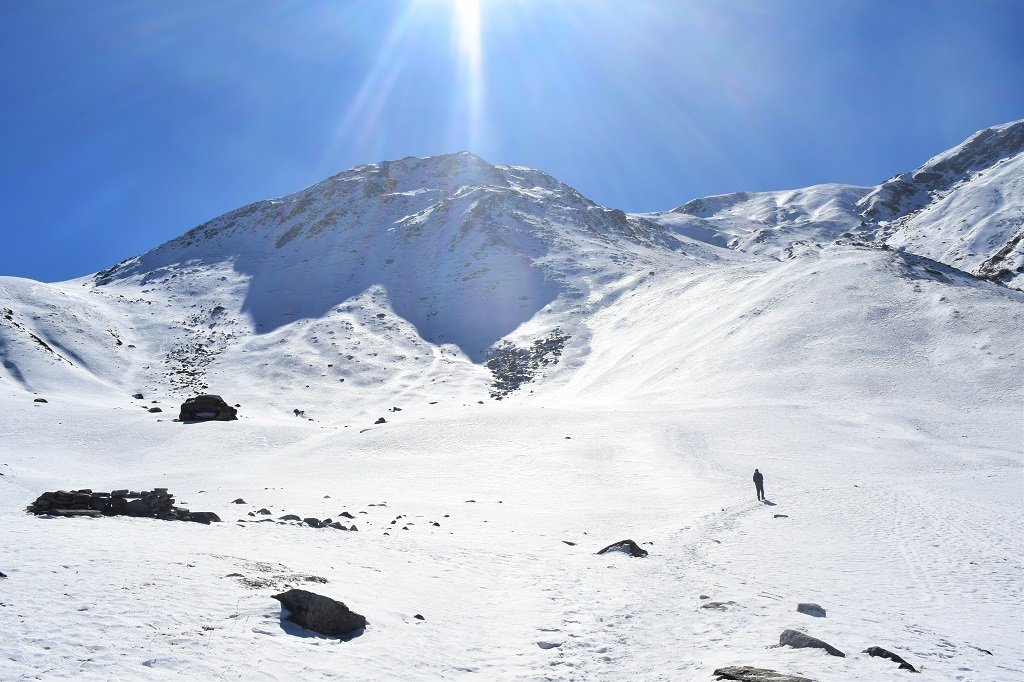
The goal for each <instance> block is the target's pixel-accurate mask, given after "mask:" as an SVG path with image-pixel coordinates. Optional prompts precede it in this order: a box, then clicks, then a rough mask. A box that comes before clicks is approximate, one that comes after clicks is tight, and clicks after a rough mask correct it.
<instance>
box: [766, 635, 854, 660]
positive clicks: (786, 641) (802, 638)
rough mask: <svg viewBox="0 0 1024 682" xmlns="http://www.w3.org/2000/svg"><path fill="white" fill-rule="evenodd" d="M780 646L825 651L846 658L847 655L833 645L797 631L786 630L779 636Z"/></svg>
mask: <svg viewBox="0 0 1024 682" xmlns="http://www.w3.org/2000/svg"><path fill="white" fill-rule="evenodd" d="M779 646H791V647H793V648H794V649H824V650H825V651H826V652H828V654H829V655H831V656H839V657H840V658H846V654H844V653H843V652H842V651H840V650H839V649H837V648H835V647H834V646H832V645H831V644H828V643H827V642H823V641H821V640H820V639H818V638H816V637H811V636H810V635H807V634H804V633H803V632H799V631H797V630H784V631H783V633H782V634H781V635H779Z"/></svg>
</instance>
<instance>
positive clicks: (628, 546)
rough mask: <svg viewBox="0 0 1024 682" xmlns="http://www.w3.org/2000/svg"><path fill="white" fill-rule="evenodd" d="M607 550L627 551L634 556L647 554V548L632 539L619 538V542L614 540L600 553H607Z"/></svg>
mask: <svg viewBox="0 0 1024 682" xmlns="http://www.w3.org/2000/svg"><path fill="white" fill-rule="evenodd" d="M606 552H626V553H627V554H629V555H630V556H634V557H645V556H647V550H646V549H643V548H642V547H640V545H638V544H636V543H635V542H633V541H632V540H619V541H618V542H613V543H612V544H610V545H608V546H607V547H605V548H604V549H602V550H601V551H599V552H598V554H605V553H606Z"/></svg>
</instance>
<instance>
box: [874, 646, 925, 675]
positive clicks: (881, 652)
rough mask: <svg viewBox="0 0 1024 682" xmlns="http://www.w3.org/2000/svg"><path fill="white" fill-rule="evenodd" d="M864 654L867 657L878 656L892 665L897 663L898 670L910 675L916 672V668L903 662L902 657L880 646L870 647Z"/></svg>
mask: <svg viewBox="0 0 1024 682" xmlns="http://www.w3.org/2000/svg"><path fill="white" fill-rule="evenodd" d="M864 653H866V654H867V655H868V656H879V657H881V658H888V659H889V660H890V661H892V662H893V663H899V664H900V670H909V671H910V672H912V673H916V672H917V668H915V667H914V666H912V665H910V664H909V663H907V662H906V661H904V660H903V658H902V657H900V656H898V655H897V654H894V653H893V652H891V651H889V650H888V649H883V648H882V647H880V646H870V647H868V648H867V649H865V650H864Z"/></svg>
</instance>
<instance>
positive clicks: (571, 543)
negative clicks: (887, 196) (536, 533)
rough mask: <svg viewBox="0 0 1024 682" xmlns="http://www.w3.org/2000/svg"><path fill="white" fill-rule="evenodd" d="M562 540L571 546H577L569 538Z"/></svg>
mask: <svg viewBox="0 0 1024 682" xmlns="http://www.w3.org/2000/svg"><path fill="white" fill-rule="evenodd" d="M562 542H564V543H565V544H567V545H569V546H570V547H575V546H576V543H575V542H569V541H568V540H562Z"/></svg>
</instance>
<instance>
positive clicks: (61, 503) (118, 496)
mask: <svg viewBox="0 0 1024 682" xmlns="http://www.w3.org/2000/svg"><path fill="white" fill-rule="evenodd" d="M25 511H27V512H29V513H30V514H38V515H44V514H45V515H50V516H136V517H149V518H157V519H163V520H166V521H195V522H197V523H206V524H209V523H210V522H212V521H220V517H218V516H217V515H216V514H214V513H213V512H193V511H189V510H188V509H184V508H182V507H176V506H174V496H173V495H171V494H170V493H168V492H167V488H154V489H153V490H144V491H142V492H136V491H133V490H115V491H113V492H109V493H105V492H93V491H92V490H90V489H89V488H84V489H82V490H57V491H55V492H45V493H43V494H42V495H40V496H39V497H38V498H36V500H35V502H33V503H32V504H30V505H29V506H28V507H27V508H26V510H25Z"/></svg>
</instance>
